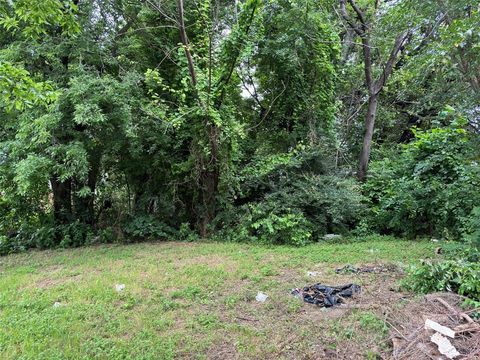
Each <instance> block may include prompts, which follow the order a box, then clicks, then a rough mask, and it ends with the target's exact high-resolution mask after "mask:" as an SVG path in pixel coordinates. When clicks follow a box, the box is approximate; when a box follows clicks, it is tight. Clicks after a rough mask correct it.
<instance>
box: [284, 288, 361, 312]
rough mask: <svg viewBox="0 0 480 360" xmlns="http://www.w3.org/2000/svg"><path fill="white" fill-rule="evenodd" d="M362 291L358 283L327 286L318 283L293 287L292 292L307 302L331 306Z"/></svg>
mask: <svg viewBox="0 0 480 360" xmlns="http://www.w3.org/2000/svg"><path fill="white" fill-rule="evenodd" d="M360 291H361V289H360V286H359V285H357V284H347V285H342V286H327V285H323V284H320V283H318V284H314V285H311V286H306V287H304V288H303V289H299V288H297V289H293V290H292V294H293V295H295V296H297V297H299V298H301V299H303V301H305V302H307V303H310V304H315V305H318V306H322V307H331V306H335V305H338V304H342V303H344V301H345V298H348V297H351V296H352V295H354V294H357V293H359V292H360Z"/></svg>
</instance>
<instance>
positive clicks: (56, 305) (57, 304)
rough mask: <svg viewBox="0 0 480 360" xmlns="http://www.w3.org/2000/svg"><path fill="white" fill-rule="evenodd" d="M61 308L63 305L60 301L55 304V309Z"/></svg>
mask: <svg viewBox="0 0 480 360" xmlns="http://www.w3.org/2000/svg"><path fill="white" fill-rule="evenodd" d="M60 306H62V304H61V303H59V302H58V301H55V303H54V304H53V307H54V308H58V307H60Z"/></svg>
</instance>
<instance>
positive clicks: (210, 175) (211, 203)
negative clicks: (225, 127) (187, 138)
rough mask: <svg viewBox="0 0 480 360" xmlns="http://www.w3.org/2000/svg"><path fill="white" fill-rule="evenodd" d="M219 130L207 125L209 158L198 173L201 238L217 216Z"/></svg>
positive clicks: (205, 234) (206, 233)
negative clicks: (200, 203) (200, 200)
mask: <svg viewBox="0 0 480 360" xmlns="http://www.w3.org/2000/svg"><path fill="white" fill-rule="evenodd" d="M218 136H219V129H218V127H217V126H216V125H214V124H211V125H208V137H209V145H210V156H209V157H208V158H207V159H206V162H207V163H206V164H204V169H203V170H202V171H201V173H200V191H201V199H202V205H203V206H202V209H201V214H199V230H200V235H201V236H202V237H206V236H207V235H208V225H209V224H210V222H211V221H212V220H213V219H214V218H215V215H216V214H217V193H218V183H219V179H220V161H219V158H218V157H219V150H218Z"/></svg>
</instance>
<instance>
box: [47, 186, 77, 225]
mask: <svg viewBox="0 0 480 360" xmlns="http://www.w3.org/2000/svg"><path fill="white" fill-rule="evenodd" d="M50 184H51V186H52V193H53V220H54V222H55V224H57V225H64V224H68V223H69V222H70V221H71V220H72V182H71V180H70V179H68V180H65V181H60V179H58V178H57V177H53V178H51V179H50Z"/></svg>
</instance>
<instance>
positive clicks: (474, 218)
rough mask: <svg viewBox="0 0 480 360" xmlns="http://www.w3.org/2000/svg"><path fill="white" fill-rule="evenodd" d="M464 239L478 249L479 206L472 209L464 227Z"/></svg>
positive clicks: (479, 235) (479, 241)
mask: <svg viewBox="0 0 480 360" xmlns="http://www.w3.org/2000/svg"><path fill="white" fill-rule="evenodd" d="M465 232H466V236H465V239H466V240H467V242H468V243H469V244H470V246H472V247H474V248H475V249H477V250H479V251H480V207H476V208H474V209H473V210H472V213H471V215H470V217H469V218H468V221H467V227H466V229H465Z"/></svg>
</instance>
